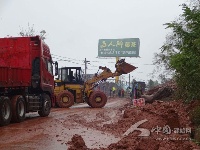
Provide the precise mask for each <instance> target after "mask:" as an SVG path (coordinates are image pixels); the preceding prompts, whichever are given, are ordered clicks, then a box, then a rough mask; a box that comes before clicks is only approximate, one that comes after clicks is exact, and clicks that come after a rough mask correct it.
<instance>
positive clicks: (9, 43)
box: [0, 37, 32, 87]
mask: <svg viewBox="0 0 200 150" xmlns="http://www.w3.org/2000/svg"><path fill="white" fill-rule="evenodd" d="M31 49H32V47H31V40H30V38H27V37H26V38H25V37H21V38H0V56H1V57H0V87H16V86H28V85H30V84H31V83H30V82H31V62H30V60H31Z"/></svg>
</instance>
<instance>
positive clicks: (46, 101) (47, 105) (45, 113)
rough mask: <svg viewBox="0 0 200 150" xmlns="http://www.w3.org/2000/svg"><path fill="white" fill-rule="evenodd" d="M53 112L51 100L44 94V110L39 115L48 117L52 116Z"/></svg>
mask: <svg viewBox="0 0 200 150" xmlns="http://www.w3.org/2000/svg"><path fill="white" fill-rule="evenodd" d="M50 111H51V99H50V97H49V95H47V94H43V95H42V108H41V110H40V111H38V114H39V115H40V116H41V117H46V116H48V115H49V114H50Z"/></svg>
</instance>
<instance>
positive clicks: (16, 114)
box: [11, 95, 26, 122]
mask: <svg viewBox="0 0 200 150" xmlns="http://www.w3.org/2000/svg"><path fill="white" fill-rule="evenodd" d="M11 107H12V119H11V121H12V122H22V121H24V120H25V114H26V107H25V101H24V98H23V97H22V96H21V95H15V96H13V97H12V99H11Z"/></svg>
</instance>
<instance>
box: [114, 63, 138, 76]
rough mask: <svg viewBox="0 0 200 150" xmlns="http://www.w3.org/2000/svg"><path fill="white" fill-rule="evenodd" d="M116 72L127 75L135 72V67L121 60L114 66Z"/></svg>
mask: <svg viewBox="0 0 200 150" xmlns="http://www.w3.org/2000/svg"><path fill="white" fill-rule="evenodd" d="M115 67H116V72H118V73H121V74H127V73H130V72H132V71H133V70H135V69H136V68H137V67H135V66H133V65H131V64H128V63H126V62H125V61H124V60H121V62H120V61H119V62H117V63H116V65H115Z"/></svg>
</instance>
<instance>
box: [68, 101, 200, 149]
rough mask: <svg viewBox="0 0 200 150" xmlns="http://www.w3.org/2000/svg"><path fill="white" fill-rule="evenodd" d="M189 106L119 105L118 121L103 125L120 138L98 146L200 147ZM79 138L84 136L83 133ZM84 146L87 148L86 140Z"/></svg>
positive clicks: (176, 104) (168, 104)
mask: <svg viewBox="0 0 200 150" xmlns="http://www.w3.org/2000/svg"><path fill="white" fill-rule="evenodd" d="M188 108H189V107H188V106H186V105H185V104H183V103H182V102H181V101H169V102H161V101H155V102H153V103H152V104H146V105H145V106H143V107H137V108H136V107H133V105H131V104H129V105H126V106H125V107H122V108H120V110H121V111H122V113H123V117H122V118H121V119H119V120H118V121H117V122H115V123H109V124H104V125H103V126H102V128H101V129H100V130H102V131H104V132H107V133H111V134H113V135H115V136H116V137H120V139H121V140H119V141H118V142H117V143H113V144H110V145H109V146H108V147H107V148H99V149H101V150H110V149H113V150H116V149H130V150H136V149H137V150H147V149H148V150H165V149H170V150H193V149H197V148H198V149H200V148H199V147H198V146H197V145H196V144H195V143H194V142H193V141H192V140H191V136H192V134H193V126H192V123H191V121H190V118H189V115H188ZM141 133H143V136H139V135H140V134H141ZM79 139H81V137H80V136H79ZM102 140H104V139H102ZM72 141H73V139H72ZM76 142H77V141H74V142H72V143H74V144H73V145H72V146H71V148H75V146H77V145H79V144H77V143H76ZM81 148H82V149H85V148H86V146H85V144H84V143H83V142H82V147H81ZM81 148H80V147H79V149H81ZM86 149H89V148H86ZM93 150H94V149H93Z"/></svg>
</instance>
